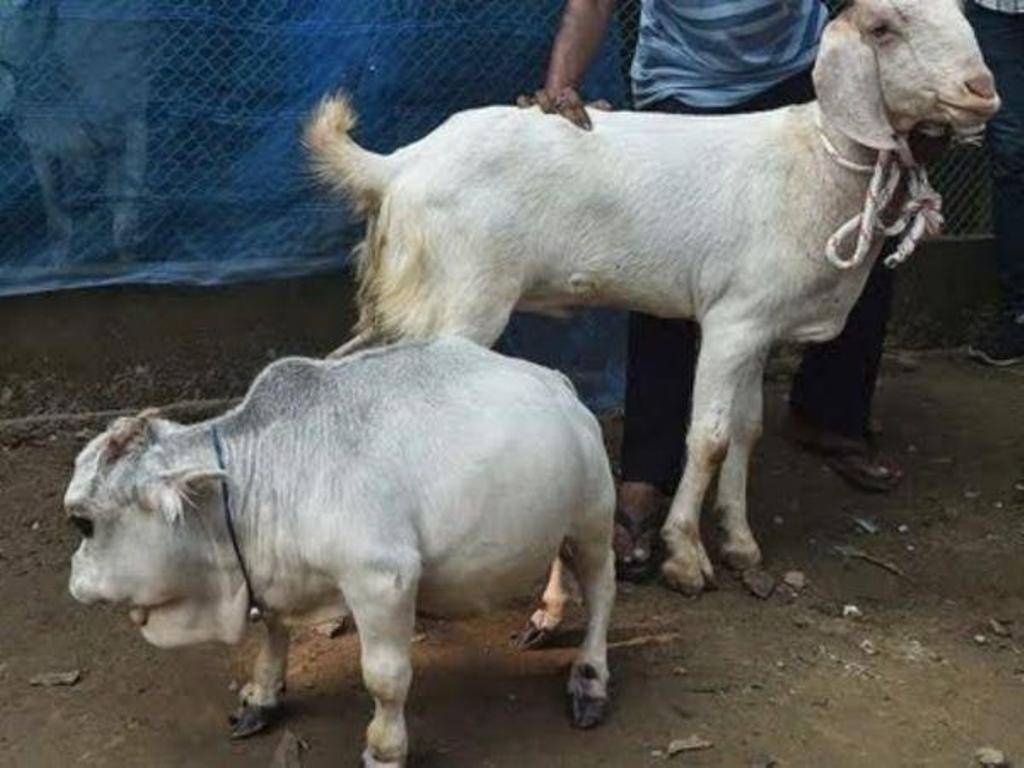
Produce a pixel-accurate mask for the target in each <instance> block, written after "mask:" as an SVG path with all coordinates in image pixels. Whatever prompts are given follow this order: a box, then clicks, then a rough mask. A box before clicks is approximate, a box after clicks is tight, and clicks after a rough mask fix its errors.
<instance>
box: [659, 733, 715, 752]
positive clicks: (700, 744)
mask: <svg viewBox="0 0 1024 768" xmlns="http://www.w3.org/2000/svg"><path fill="white" fill-rule="evenodd" d="M713 746H715V745H714V743H713V742H710V741H708V740H707V739H704V738H701V737H700V736H698V735H697V734H693V735H692V736H687V737H686V738H685V739H673V740H672V741H671V743H669V745H668V750H667V752H668V756H669V757H673V756H674V755H678V754H679V753H680V752H697V751H699V750H702V749H711V748H712V747H713Z"/></svg>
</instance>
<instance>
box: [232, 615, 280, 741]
mask: <svg viewBox="0 0 1024 768" xmlns="http://www.w3.org/2000/svg"><path fill="white" fill-rule="evenodd" d="M265 624H266V629H265V632H264V635H263V638H262V642H261V643H260V649H259V653H258V654H257V656H256V663H255V665H254V666H253V671H252V680H250V681H249V682H248V683H246V684H245V685H244V686H242V690H241V691H239V693H238V698H239V703H240V705H241V706H240V707H239V709H238V711H237V712H235V714H233V715H232V716H231V718H230V723H231V738H232V739H244V738H246V737H248V736H252V735H253V734H255V733H259V732H260V731H262V730H264V729H265V728H266V727H267V726H269V725H270V724H271V723H272V722H273V721H274V719H275V718H276V717H277V715H278V714H279V713H280V707H281V697H282V696H283V695H284V691H285V674H286V671H287V667H288V644H289V640H290V638H289V633H288V628H287V627H285V626H284V625H283V624H281V623H280V622H278V621H275V620H274V619H273V618H271V617H268V618H267V619H266V621H265Z"/></svg>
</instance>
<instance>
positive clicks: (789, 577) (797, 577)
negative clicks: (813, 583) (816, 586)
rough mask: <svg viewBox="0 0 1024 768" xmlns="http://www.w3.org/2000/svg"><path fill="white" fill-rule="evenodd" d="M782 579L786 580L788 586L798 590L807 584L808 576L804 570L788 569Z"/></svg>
mask: <svg viewBox="0 0 1024 768" xmlns="http://www.w3.org/2000/svg"><path fill="white" fill-rule="evenodd" d="M782 580H783V581H784V582H786V585H787V586H790V587H792V588H793V589H795V590H797V591H798V592H799V591H800V590H801V589H803V588H804V587H806V586H807V577H806V576H805V575H804V572H803V571H786V574H785V575H784V576H783V577H782Z"/></svg>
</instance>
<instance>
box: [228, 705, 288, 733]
mask: <svg viewBox="0 0 1024 768" xmlns="http://www.w3.org/2000/svg"><path fill="white" fill-rule="evenodd" d="M280 713H281V708H280V707H260V706H257V705H256V704H243V705H242V706H241V707H239V708H238V709H237V710H235V712H234V713H233V714H231V715H229V716H228V725H230V726H231V734H230V735H231V738H232V739H236V740H237V739H247V738H249V737H250V736H255V735H256V734H257V733H259V732H260V731H265V730H266V729H267V728H269V727H270V726H271V725H273V724H274V721H275V720H277V718H278V716H279V715H280Z"/></svg>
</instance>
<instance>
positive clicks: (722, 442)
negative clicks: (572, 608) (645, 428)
mask: <svg viewBox="0 0 1024 768" xmlns="http://www.w3.org/2000/svg"><path fill="white" fill-rule="evenodd" d="M763 346H764V345H763V344H761V343H760V340H759V338H758V337H757V336H756V331H755V330H753V329H751V328H749V327H746V326H744V325H741V324H735V323H728V322H724V323H723V322H720V323H718V324H715V323H711V322H708V320H705V323H704V325H703V328H702V341H701V351H700V357H699V358H698V361H697V375H696V379H695V381H694V387H693V415H692V417H691V419H690V431H689V434H688V435H687V438H686V446H687V457H686V469H685V470H684V472H683V479H682V481H681V482H680V483H679V487H678V489H677V490H676V494H675V497H674V498H673V499H672V507H671V509H670V510H669V515H668V519H667V520H666V521H665V525H664V527H663V528H662V531H661V535H662V538H663V539H664V540H665V543H666V545H667V546H668V553H669V556H668V558H667V559H666V561H665V563H664V564H663V565H662V574H663V575H664V577H665V579H666V581H667V582H668V584H669V586H671V587H673V588H674V589H677V590H679V591H680V592H683V593H685V594H697V593H699V592H700V591H701V590H702V589H704V586H705V584H706V583H708V582H713V580H714V576H715V573H714V569H713V568H712V566H711V561H710V559H709V558H708V556H707V552H706V551H705V549H704V545H703V544H702V543H701V538H700V509H701V504H702V503H703V501H704V495H705V493H707V489H708V485H710V483H711V481H712V479H714V476H715V472H716V471H717V470H718V467H719V465H721V463H722V461H723V460H724V459H725V457H726V454H727V452H728V450H729V446H730V440H731V436H732V428H733V424H732V420H733V409H734V403H735V402H736V400H737V397H738V396H739V393H740V390H741V389H742V385H743V381H744V379H745V377H747V376H750V375H752V373H751V369H752V368H754V367H756V366H757V361H758V360H759V359H761V355H760V349H762V348H763Z"/></svg>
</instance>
